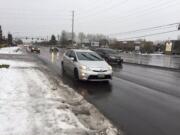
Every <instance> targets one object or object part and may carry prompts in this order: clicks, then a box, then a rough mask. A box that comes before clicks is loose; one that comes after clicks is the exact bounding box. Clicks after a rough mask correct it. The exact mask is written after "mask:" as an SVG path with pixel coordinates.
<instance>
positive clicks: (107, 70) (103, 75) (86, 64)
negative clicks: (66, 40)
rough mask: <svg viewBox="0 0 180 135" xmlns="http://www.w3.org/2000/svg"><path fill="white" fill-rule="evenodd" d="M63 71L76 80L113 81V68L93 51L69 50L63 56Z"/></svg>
mask: <svg viewBox="0 0 180 135" xmlns="http://www.w3.org/2000/svg"><path fill="white" fill-rule="evenodd" d="M62 69H63V71H65V72H67V73H69V74H71V75H73V76H74V78H75V79H76V80H88V81H108V80H110V79H112V67H111V66H110V65H109V64H108V63H107V62H106V61H105V60H104V59H102V58H101V57H100V56H99V55H98V54H97V53H95V52H93V51H91V50H79V49H72V50H68V51H67V52H66V53H64V55H63V60H62Z"/></svg>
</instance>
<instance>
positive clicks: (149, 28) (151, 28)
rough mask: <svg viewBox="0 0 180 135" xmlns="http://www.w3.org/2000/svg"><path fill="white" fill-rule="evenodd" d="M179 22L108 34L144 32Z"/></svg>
mask: <svg viewBox="0 0 180 135" xmlns="http://www.w3.org/2000/svg"><path fill="white" fill-rule="evenodd" d="M179 24H180V22H176V23H170V24H166V25H159V26H154V27H148V28H143V29H137V30H133V31H127V32H121V33H114V34H108V35H110V36H111V35H122V34H132V33H136V32H142V31H147V30H154V29H159V28H164V27H168V26H174V25H179Z"/></svg>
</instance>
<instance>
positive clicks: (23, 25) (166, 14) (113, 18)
mask: <svg viewBox="0 0 180 135" xmlns="http://www.w3.org/2000/svg"><path fill="white" fill-rule="evenodd" d="M72 10H74V11H75V32H76V33H78V32H84V33H102V34H107V35H109V34H112V35H113V34H114V33H121V32H126V31H132V30H136V29H142V28H148V27H153V26H159V25H166V24H170V23H175V22H180V0H0V25H1V26H2V29H3V31H4V34H7V32H11V33H13V35H16V36H45V37H46V36H47V35H51V34H55V35H57V34H60V33H61V31H62V30H66V31H71V17H72V16H71V15H72ZM175 29H177V28H176V26H174V27H170V28H167V29H166V28H163V29H160V30H156V31H146V32H143V33H132V34H130V35H113V36H115V37H117V38H119V39H123V38H129V37H135V36H141V35H146V34H151V33H158V32H164V31H169V30H175ZM112 35H111V36H112ZM178 35H180V32H175V33H168V34H163V35H158V36H152V37H148V38H147V39H150V40H161V39H168V38H170V39H176V38H177V36H178Z"/></svg>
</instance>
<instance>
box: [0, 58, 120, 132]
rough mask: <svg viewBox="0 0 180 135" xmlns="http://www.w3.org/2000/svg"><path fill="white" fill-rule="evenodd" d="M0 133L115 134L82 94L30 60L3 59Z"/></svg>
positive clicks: (0, 78)
mask: <svg viewBox="0 0 180 135" xmlns="http://www.w3.org/2000/svg"><path fill="white" fill-rule="evenodd" d="M1 63H3V64H9V65H10V68H8V69H4V68H2V69H0V134H2V135H99V134H103V135H116V134H118V131H117V129H116V128H114V127H113V125H112V124H111V123H110V122H109V121H108V120H107V119H106V118H105V117H104V116H103V115H102V114H100V112H99V111H98V110H97V109H96V108H95V107H94V106H92V105H91V104H89V103H88V102H87V101H86V100H84V99H83V97H82V96H80V95H79V94H77V93H76V92H75V91H74V90H72V89H71V88H69V87H68V86H66V85H63V83H62V82H59V83H56V81H55V80H54V79H55V78H53V76H49V75H47V73H46V74H45V73H43V72H42V70H43V69H42V67H40V68H41V71H40V70H39V69H38V68H37V67H38V66H39V65H36V64H35V63H33V62H32V63H31V62H21V61H16V62H14V61H11V60H0V64H1Z"/></svg>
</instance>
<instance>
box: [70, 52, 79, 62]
mask: <svg viewBox="0 0 180 135" xmlns="http://www.w3.org/2000/svg"><path fill="white" fill-rule="evenodd" d="M69 57H72V58H74V60H75V61H76V60H77V59H76V54H75V52H74V51H71V52H70V54H69Z"/></svg>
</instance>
